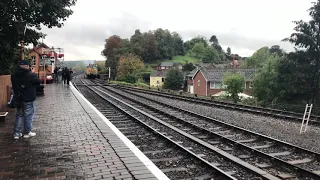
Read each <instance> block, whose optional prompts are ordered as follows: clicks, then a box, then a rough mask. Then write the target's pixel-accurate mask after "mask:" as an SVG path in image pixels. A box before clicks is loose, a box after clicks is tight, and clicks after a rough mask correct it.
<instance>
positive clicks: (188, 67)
mask: <svg viewBox="0 0 320 180" xmlns="http://www.w3.org/2000/svg"><path fill="white" fill-rule="evenodd" d="M195 68H196V67H195V66H194V65H193V64H192V63H186V64H185V65H183V66H182V71H192V70H194V69H195Z"/></svg>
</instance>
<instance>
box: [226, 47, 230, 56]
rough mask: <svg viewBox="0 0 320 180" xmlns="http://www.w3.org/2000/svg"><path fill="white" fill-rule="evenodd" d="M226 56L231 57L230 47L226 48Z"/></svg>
mask: <svg viewBox="0 0 320 180" xmlns="http://www.w3.org/2000/svg"><path fill="white" fill-rule="evenodd" d="M227 55H228V56H230V55H231V48H230V47H228V48H227Z"/></svg>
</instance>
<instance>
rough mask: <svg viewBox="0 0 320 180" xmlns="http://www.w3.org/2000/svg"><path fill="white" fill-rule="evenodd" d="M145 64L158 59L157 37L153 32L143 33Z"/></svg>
mask: <svg viewBox="0 0 320 180" xmlns="http://www.w3.org/2000/svg"><path fill="white" fill-rule="evenodd" d="M143 38H144V43H143V56H142V59H143V62H151V61H153V60H155V59H156V58H157V54H158V51H157V46H156V43H157V42H156V36H155V35H154V33H153V32H152V31H149V32H145V33H143Z"/></svg>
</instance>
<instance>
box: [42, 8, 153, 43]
mask: <svg viewBox="0 0 320 180" xmlns="http://www.w3.org/2000/svg"><path fill="white" fill-rule="evenodd" d="M98 23H99V24H94V23H93V24H80V23H72V22H70V23H66V25H65V26H63V27H62V28H60V29H58V28H55V29H45V31H44V32H45V33H47V34H48V35H49V36H50V37H49V38H50V39H51V40H52V41H61V39H62V38H63V39H64V40H65V42H67V43H70V44H73V45H84V46H98V45H99V46H101V45H103V44H104V40H105V39H106V38H108V37H109V36H112V35H115V34H116V35H119V36H121V37H126V38H127V37H130V36H131V35H132V34H133V32H134V30H135V29H148V26H149V23H147V22H144V21H141V20H139V18H137V17H135V16H133V15H132V14H129V13H123V14H122V16H121V17H119V18H113V19H110V22H109V23H108V24H104V25H102V22H98Z"/></svg>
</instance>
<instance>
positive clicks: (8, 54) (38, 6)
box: [0, 0, 76, 74]
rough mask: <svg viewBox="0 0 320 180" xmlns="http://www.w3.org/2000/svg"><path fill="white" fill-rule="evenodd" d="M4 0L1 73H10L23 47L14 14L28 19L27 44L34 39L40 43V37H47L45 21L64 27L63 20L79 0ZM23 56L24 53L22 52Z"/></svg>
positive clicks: (48, 23)
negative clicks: (44, 31)
mask: <svg viewBox="0 0 320 180" xmlns="http://www.w3.org/2000/svg"><path fill="white" fill-rule="evenodd" d="M28 2H29V5H30V6H28V3H27V1H1V3H0V9H1V18H0V32H1V33H0V39H1V41H0V52H1V53H0V64H1V66H0V74H8V73H10V72H8V71H7V70H8V68H9V67H10V66H12V65H13V64H15V63H17V62H16V60H17V59H18V60H20V58H17V59H16V58H15V57H14V56H15V51H16V50H18V49H19V47H18V43H19V42H20V40H21V39H22V37H20V36H18V34H17V31H16V29H15V27H14V25H13V22H14V20H13V19H14V17H15V18H17V19H18V20H20V19H22V20H25V21H26V22H27V24H28V26H27V30H26V34H25V36H24V38H23V39H24V41H25V44H26V45H28V44H30V43H33V44H34V45H37V43H38V39H39V38H41V37H45V35H44V34H43V33H41V32H40V30H41V25H44V26H47V27H49V28H52V27H62V26H63V22H64V21H65V20H66V19H67V18H68V17H69V16H70V15H71V14H72V13H73V11H72V10H71V9H70V7H71V6H74V5H75V3H76V0H60V1H46V0H38V1H28ZM20 57H21V56H20Z"/></svg>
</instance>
